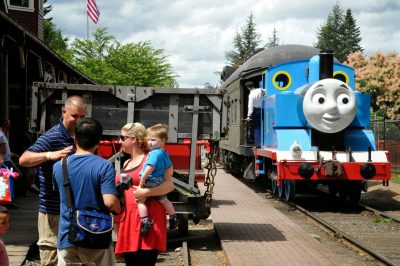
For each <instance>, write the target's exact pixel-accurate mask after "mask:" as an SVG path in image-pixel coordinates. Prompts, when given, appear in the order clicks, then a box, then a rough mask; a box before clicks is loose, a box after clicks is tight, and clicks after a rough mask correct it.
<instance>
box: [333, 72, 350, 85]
mask: <svg viewBox="0 0 400 266" xmlns="http://www.w3.org/2000/svg"><path fill="white" fill-rule="evenodd" d="M333 78H334V79H338V80H340V81H342V82H344V83H346V84H347V85H348V84H349V76H348V75H347V74H346V73H345V72H343V71H336V72H334V73H333Z"/></svg>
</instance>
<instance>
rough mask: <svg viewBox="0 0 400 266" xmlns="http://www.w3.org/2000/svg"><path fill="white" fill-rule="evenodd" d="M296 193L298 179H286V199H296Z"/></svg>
mask: <svg viewBox="0 0 400 266" xmlns="http://www.w3.org/2000/svg"><path fill="white" fill-rule="evenodd" d="M295 195H296V181H294V180H286V181H285V200H286V201H294V199H295Z"/></svg>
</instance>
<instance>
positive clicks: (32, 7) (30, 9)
mask: <svg viewBox="0 0 400 266" xmlns="http://www.w3.org/2000/svg"><path fill="white" fill-rule="evenodd" d="M34 1H35V0H29V6H28V7H23V6H15V5H11V4H10V0H7V5H8V9H11V10H19V11H27V12H34V11H35V2H34Z"/></svg>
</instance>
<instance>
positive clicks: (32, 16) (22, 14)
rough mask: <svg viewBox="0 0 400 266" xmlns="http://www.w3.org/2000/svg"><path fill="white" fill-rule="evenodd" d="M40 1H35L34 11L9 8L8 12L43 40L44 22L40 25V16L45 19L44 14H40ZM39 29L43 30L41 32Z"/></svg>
mask: <svg viewBox="0 0 400 266" xmlns="http://www.w3.org/2000/svg"><path fill="white" fill-rule="evenodd" d="M38 5H39V1H37V0H35V1H34V11H33V12H31V11H22V10H13V9H8V14H9V15H10V17H12V18H13V19H15V20H16V21H17V22H18V23H19V24H21V26H23V27H24V28H25V29H26V30H28V31H30V32H31V33H32V34H33V35H35V36H36V37H39V39H41V40H43V22H42V23H41V24H42V25H41V26H40V27H39V24H40V23H39V16H40V17H41V19H42V20H43V15H41V14H39V8H38ZM39 29H40V30H41V32H40V33H39Z"/></svg>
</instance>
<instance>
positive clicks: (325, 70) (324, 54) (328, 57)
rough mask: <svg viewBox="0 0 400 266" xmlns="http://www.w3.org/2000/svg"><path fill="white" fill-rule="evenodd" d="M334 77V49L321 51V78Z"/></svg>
mask: <svg viewBox="0 0 400 266" xmlns="http://www.w3.org/2000/svg"><path fill="white" fill-rule="evenodd" d="M332 77H333V51H331V50H327V51H321V52H320V53H319V79H320V80H321V79H327V78H332Z"/></svg>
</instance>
